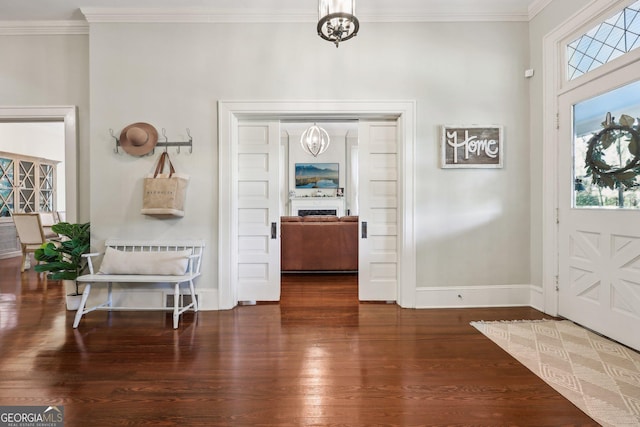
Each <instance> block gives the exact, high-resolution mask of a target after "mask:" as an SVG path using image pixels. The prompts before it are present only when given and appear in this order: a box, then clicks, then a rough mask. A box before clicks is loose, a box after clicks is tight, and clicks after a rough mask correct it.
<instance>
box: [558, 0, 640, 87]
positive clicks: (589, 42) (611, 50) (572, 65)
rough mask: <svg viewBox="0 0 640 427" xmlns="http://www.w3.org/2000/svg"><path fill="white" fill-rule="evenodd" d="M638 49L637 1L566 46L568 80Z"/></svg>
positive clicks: (639, 16)
mask: <svg viewBox="0 0 640 427" xmlns="http://www.w3.org/2000/svg"><path fill="white" fill-rule="evenodd" d="M639 46H640V1H637V2H635V3H633V4H632V5H630V6H628V7H625V8H624V9H623V10H622V11H620V12H618V13H617V14H615V15H614V16H612V17H611V18H609V19H607V20H605V21H604V22H602V23H600V24H598V25H596V26H595V27H593V28H592V29H591V30H589V31H587V32H586V33H585V34H583V35H582V36H580V37H578V38H577V39H575V40H574V41H572V42H571V43H569V44H568V45H567V79H568V80H573V79H576V78H578V77H580V76H581V75H583V74H586V73H588V72H589V71H592V70H594V69H596V68H598V67H600V66H601V65H604V64H606V63H607V62H610V61H613V60H614V59H616V58H618V57H620V56H622V55H624V54H625V53H627V52H630V51H632V50H633V49H635V48H637V47H639Z"/></svg>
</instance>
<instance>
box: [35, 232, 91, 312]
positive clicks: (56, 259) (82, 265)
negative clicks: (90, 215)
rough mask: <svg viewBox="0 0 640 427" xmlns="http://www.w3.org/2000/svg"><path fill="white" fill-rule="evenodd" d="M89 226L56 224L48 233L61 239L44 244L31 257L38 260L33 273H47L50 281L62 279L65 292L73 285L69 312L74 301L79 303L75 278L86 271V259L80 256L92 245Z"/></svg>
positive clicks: (68, 299)
mask: <svg viewBox="0 0 640 427" xmlns="http://www.w3.org/2000/svg"><path fill="white" fill-rule="evenodd" d="M89 227H90V224H89V223H84V224H70V223H68V222H59V223H57V224H55V225H53V226H52V227H51V230H52V231H53V232H54V233H56V234H58V235H59V236H60V240H59V241H52V242H47V243H44V244H43V245H42V246H41V247H40V248H38V249H36V251H35V253H34V258H35V259H36V260H37V261H39V264H38V265H36V266H35V271H37V272H46V273H47V277H48V278H49V279H52V280H61V281H62V283H63V284H64V286H65V289H66V288H67V285H68V284H70V283H71V282H73V285H71V286H75V293H72V294H68V295H67V309H69V310H74V309H77V305H76V306H75V308H74V303H75V302H76V301H77V303H78V305H79V302H80V296H81V294H80V292H79V289H78V282H76V278H77V277H78V276H80V275H81V274H83V273H84V271H85V270H86V268H87V260H86V258H84V257H83V256H82V255H83V254H86V253H88V252H89V248H90V246H91V239H90V234H89Z"/></svg>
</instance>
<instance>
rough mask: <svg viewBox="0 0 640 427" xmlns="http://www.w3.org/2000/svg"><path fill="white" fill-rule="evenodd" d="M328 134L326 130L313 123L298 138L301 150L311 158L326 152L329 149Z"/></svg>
mask: <svg viewBox="0 0 640 427" xmlns="http://www.w3.org/2000/svg"><path fill="white" fill-rule="evenodd" d="M329 143H330V140H329V134H328V133H327V131H326V130H324V129H322V128H321V127H320V126H317V125H316V124H315V123H314V124H313V126H311V127H309V128H308V129H307V130H305V131H304V133H303V134H302V136H301V137H300V145H301V146H302V149H303V150H304V151H306V152H307V153H309V154H311V155H312V156H313V157H318V156H319V155H320V154H322V153H324V152H325V151H327V148H329Z"/></svg>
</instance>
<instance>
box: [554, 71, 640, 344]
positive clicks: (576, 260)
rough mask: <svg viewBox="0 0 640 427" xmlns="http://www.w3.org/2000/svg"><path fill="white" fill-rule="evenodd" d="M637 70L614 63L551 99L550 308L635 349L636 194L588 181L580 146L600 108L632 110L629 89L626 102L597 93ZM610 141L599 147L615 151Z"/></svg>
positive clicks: (639, 247) (639, 251)
mask: <svg viewBox="0 0 640 427" xmlns="http://www.w3.org/2000/svg"><path fill="white" fill-rule="evenodd" d="M635 68H637V66H636V67H635ZM637 72H638V70H635V71H633V67H628V68H627V69H623V70H618V71H617V72H615V73H611V75H609V76H607V77H605V78H602V79H598V80H595V81H593V82H590V83H588V84H585V85H583V86H580V87H578V88H576V89H573V90H572V91H570V92H568V93H565V94H563V95H562V96H561V97H560V98H559V112H560V121H559V125H560V126H559V138H558V140H559V141H560V143H559V147H558V150H559V151H558V159H559V162H558V166H559V189H558V207H559V208H558V220H559V225H558V227H559V228H558V245H559V248H558V249H559V265H558V271H559V277H558V292H559V294H558V296H559V298H558V313H559V315H561V316H563V317H566V318H568V319H571V320H573V321H575V322H577V323H579V324H581V325H583V326H586V327H588V328H590V329H593V330H595V331H597V332H599V333H602V334H604V335H606V336H608V337H610V338H613V339H615V340H618V341H620V342H622V343H624V344H626V345H629V346H631V347H633V348H636V349H640V333H638V331H639V330H640V209H638V205H637V204H638V203H640V200H636V198H637V197H636V196H633V195H632V194H631V193H632V192H633V191H631V192H618V191H617V190H616V189H606V188H603V187H602V186H598V185H595V184H594V182H593V178H592V177H591V176H590V174H589V173H588V172H587V171H586V170H585V168H584V165H585V156H586V147H588V145H589V144H588V142H589V141H590V140H591V138H592V136H593V134H594V133H597V132H598V131H600V130H602V126H601V122H603V121H605V118H606V117H605V115H606V112H611V113H612V114H613V116H614V117H615V120H619V118H620V117H621V114H633V117H639V116H640V115H639V114H638V112H640V110H638V105H637V99H638V97H637V94H635V95H634V94H633V93H632V94H631V96H629V98H630V99H631V103H629V104H626V103H625V102H620V101H621V100H623V98H624V97H626V96H628V94H627V95H623V94H622V92H616V93H612V94H610V95H609V96H598V95H601V94H607V93H609V92H610V89H609V88H611V90H612V89H614V88H616V87H618V86H619V85H620V83H621V82H624V81H626V82H630V81H631V79H633V78H634V77H633V76H637V75H638V74H637ZM639 87H640V86H639ZM611 95H613V96H611ZM596 96H598V97H597V98H596ZM616 104H618V105H616ZM634 104H635V105H634ZM634 109H635V111H634ZM590 116H593V117H591V119H590ZM589 119H590V120H589ZM628 142H629V141H622V144H621V145H619V147H620V149H619V150H618V151H620V150H622V151H624V150H626V149H627V148H626V147H627V145H628ZM615 144H616V143H614V144H613V145H611V146H610V147H609V148H607V150H606V151H610V150H616V148H615ZM574 146H575V147H577V148H574ZM605 146H606V145H605ZM607 155H608V154H607ZM613 157H614V158H617V157H619V156H618V154H616V153H613ZM603 159H604V161H605V163H606V162H610V163H614V162H615V161H616V160H614V159H613V158H611V157H603ZM622 163H623V164H624V161H623V162H622ZM638 181H639V182H640V179H638ZM630 195H631V196H632V197H630ZM622 196H625V197H626V201H625V202H620V197H622ZM634 200H635V201H634ZM634 203H635V204H636V205H635V206H634ZM616 204H618V206H616ZM620 204H622V205H623V206H622V207H621V206H619V205H620Z"/></svg>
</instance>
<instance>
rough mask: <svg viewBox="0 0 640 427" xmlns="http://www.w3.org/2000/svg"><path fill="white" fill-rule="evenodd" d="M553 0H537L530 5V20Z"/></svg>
mask: <svg viewBox="0 0 640 427" xmlns="http://www.w3.org/2000/svg"><path fill="white" fill-rule="evenodd" d="M552 1H553V0H535V1H534V2H533V3H531V4H530V5H529V21H531V20H532V19H533V18H535V17H536V15H538V14H539V13H540V12H542V10H543V9H544V8H545V7H547V6H548V5H549V4H550V3H551V2H552Z"/></svg>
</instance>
